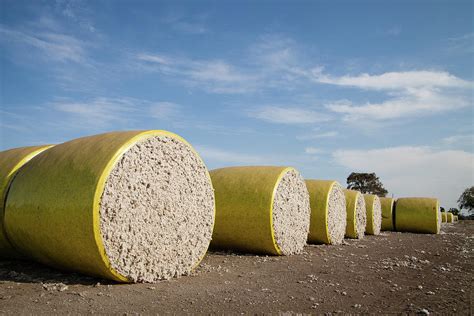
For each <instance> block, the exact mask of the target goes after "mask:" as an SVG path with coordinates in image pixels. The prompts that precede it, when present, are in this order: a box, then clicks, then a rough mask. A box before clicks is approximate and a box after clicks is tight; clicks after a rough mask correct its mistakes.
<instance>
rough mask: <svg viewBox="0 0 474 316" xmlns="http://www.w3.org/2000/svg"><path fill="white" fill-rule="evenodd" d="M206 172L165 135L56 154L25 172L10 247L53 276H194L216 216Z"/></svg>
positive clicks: (188, 150)
mask: <svg viewBox="0 0 474 316" xmlns="http://www.w3.org/2000/svg"><path fill="white" fill-rule="evenodd" d="M214 212H215V208H214V195H213V188H212V184H211V181H210V177H209V174H208V172H207V169H206V166H205V165H204V163H203V161H202V160H201V158H200V157H199V155H198V154H197V153H196V152H195V151H194V149H193V148H192V147H191V145H189V144H188V143H187V142H186V141H185V140H184V139H182V138H181V137H179V136H177V135H175V134H173V133H170V132H166V131H160V130H157V131H127V132H112V133H106V134H101V135H95V136H90V137H84V138H79V139H76V140H73V141H70V142H66V143H63V144H61V145H57V146H55V147H53V148H51V149H49V150H47V151H45V152H43V153H42V154H40V155H38V156H36V157H35V158H33V159H32V160H31V161H30V163H28V164H27V165H25V166H24V168H22V169H21V170H20V172H18V174H17V177H16V178H15V181H14V182H13V184H12V186H11V189H10V193H9V197H8V199H7V205H6V213H5V215H6V216H5V225H6V231H7V234H8V236H9V237H10V239H11V241H12V243H13V244H14V245H15V246H16V247H18V248H19V249H21V250H22V251H23V252H24V253H25V254H28V255H29V256H31V257H32V258H34V259H36V260H38V261H40V262H42V263H45V264H49V265H51V266H56V267H60V268H64V269H69V270H76V271H80V272H83V273H85V274H90V275H95V276H101V277H104V278H109V279H112V280H116V281H122V282H155V281H157V280H160V279H168V278H171V277H174V276H179V275H184V274H187V273H189V272H190V271H191V270H192V268H193V267H195V266H196V265H197V264H198V263H199V262H200V260H201V259H202V258H203V256H204V254H205V253H206V250H207V248H208V246H209V243H210V240H211V236H212V227H213V223H214V216H215V213H214Z"/></svg>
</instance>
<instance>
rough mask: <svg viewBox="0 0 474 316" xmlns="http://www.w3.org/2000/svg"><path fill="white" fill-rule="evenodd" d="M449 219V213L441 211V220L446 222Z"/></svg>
mask: <svg viewBox="0 0 474 316" xmlns="http://www.w3.org/2000/svg"><path fill="white" fill-rule="evenodd" d="M447 221H448V213H446V212H441V222H442V223H446V222H447Z"/></svg>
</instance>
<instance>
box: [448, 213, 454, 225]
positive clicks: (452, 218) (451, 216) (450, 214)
mask: <svg viewBox="0 0 474 316" xmlns="http://www.w3.org/2000/svg"><path fill="white" fill-rule="evenodd" d="M447 219H448V221H447V222H448V223H452V222H454V215H453V213H450V212H448V214H447Z"/></svg>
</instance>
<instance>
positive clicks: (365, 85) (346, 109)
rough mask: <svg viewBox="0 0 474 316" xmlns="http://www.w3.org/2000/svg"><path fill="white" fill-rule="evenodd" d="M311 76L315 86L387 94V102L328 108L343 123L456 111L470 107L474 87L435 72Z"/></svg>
mask: <svg viewBox="0 0 474 316" xmlns="http://www.w3.org/2000/svg"><path fill="white" fill-rule="evenodd" d="M313 75H314V77H313V80H314V81H315V82H318V83H326V84H333V85H339V86H347V87H355V88H360V89H364V90H375V91H386V93H387V95H388V98H387V99H386V100H385V101H381V102H376V103H371V102H368V103H365V104H353V103H352V102H351V101H348V100H339V101H336V102H333V103H330V104H327V106H326V107H327V108H328V109H329V110H331V111H333V112H336V113H342V114H345V116H344V119H346V120H358V119H362V118H369V119H373V120H387V119H395V118H400V117H411V116H421V115H423V116H425V115H430V114H433V113H439V112H444V111H451V110H456V109H459V108H462V107H466V106H469V105H470V102H469V99H468V97H467V95H468V94H467V92H468V91H469V90H470V89H469V88H472V87H474V85H473V83H472V82H470V81H466V80H463V79H460V78H458V77H456V76H453V75H451V74H449V73H447V72H436V71H406V72H387V73H383V74H381V75H369V74H361V75H358V76H341V77H335V76H330V75H326V74H324V73H323V69H322V68H316V69H314V70H313Z"/></svg>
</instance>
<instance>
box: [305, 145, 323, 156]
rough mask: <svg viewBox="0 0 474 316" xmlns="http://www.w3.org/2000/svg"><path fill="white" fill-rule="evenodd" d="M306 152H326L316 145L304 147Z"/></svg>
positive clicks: (312, 153) (309, 153)
mask: <svg viewBox="0 0 474 316" xmlns="http://www.w3.org/2000/svg"><path fill="white" fill-rule="evenodd" d="M304 152H305V153H306V154H308V155H317V154H321V153H324V152H325V150H323V149H320V148H316V147H306V148H305V149H304Z"/></svg>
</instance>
